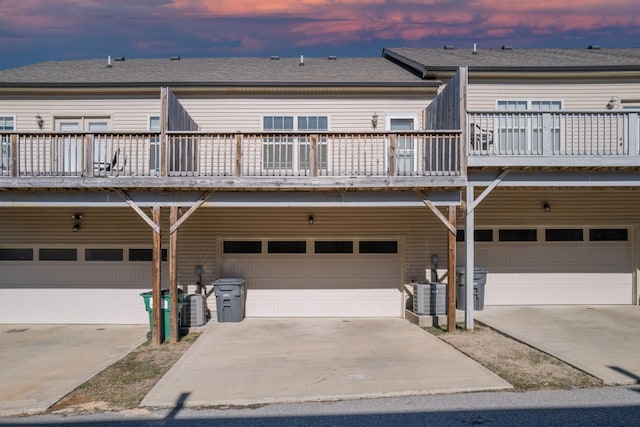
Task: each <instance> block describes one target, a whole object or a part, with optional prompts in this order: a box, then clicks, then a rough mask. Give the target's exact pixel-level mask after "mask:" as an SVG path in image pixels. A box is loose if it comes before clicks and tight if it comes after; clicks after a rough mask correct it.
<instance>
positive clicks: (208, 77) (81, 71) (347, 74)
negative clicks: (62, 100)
mask: <svg viewBox="0 0 640 427" xmlns="http://www.w3.org/2000/svg"><path fill="white" fill-rule="evenodd" d="M299 63H300V58H278V59H272V58H190V59H189V58H182V59H179V60H172V59H169V58H167V59H125V60H122V59H121V58H120V60H118V59H115V58H114V59H112V60H111V67H108V66H107V58H104V59H92V60H80V61H52V62H42V63H38V64H33V65H28V66H24V67H19V68H13V69H8V70H4V71H0V86H5V87H6V86H22V85H24V86H64V87H68V86H87V85H88V86H100V85H103V86H118V85H126V86H129V85H136V86H154V85H155V86H157V85H181V86H187V85H212V86H221V85H232V86H270V85H275V86H310V85H320V86H347V85H351V86H390V85H407V86H411V85H418V86H430V85H433V84H434V83H433V82H424V81H422V80H421V79H420V78H418V77H416V76H415V75H413V74H411V73H409V72H407V71H406V70H404V69H402V68H401V67H398V66H397V65H395V64H393V63H391V62H390V61H388V60H386V59H384V58H337V59H333V58H332V59H329V58H304V66H300V65H299Z"/></svg>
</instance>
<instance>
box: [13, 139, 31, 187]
mask: <svg viewBox="0 0 640 427" xmlns="http://www.w3.org/2000/svg"><path fill="white" fill-rule="evenodd" d="M10 153H11V170H10V172H11V176H12V177H15V178H17V177H18V176H20V173H19V168H18V135H16V134H13V135H11V152H10ZM32 167H33V166H32Z"/></svg>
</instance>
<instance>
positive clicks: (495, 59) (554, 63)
mask: <svg viewBox="0 0 640 427" xmlns="http://www.w3.org/2000/svg"><path fill="white" fill-rule="evenodd" d="M385 55H386V56H391V57H396V59H399V60H400V61H401V62H405V61H404V60H408V62H413V63H414V65H422V66H423V67H425V68H426V69H427V70H429V69H431V70H444V69H455V68H457V67H459V66H468V67H469V70H501V69H505V70H506V69H519V68H521V69H529V70H536V69H548V70H554V69H556V70H559V69H594V70H597V69H599V70H607V69H611V70H614V69H628V70H640V48H583V49H577V48H573V49H559V48H558V49H511V48H506V49H504V48H499V49H477V52H476V53H475V54H474V53H473V49H471V48H469V49H458V48H455V49H443V48H441V49H429V48H424V49H422V48H389V49H384V51H383V56H385ZM403 59H404V60H403Z"/></svg>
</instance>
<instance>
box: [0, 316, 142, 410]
mask: <svg viewBox="0 0 640 427" xmlns="http://www.w3.org/2000/svg"><path fill="white" fill-rule="evenodd" d="M148 329H149V328H148V327H147V326H141V325H7V324H2V325H0V361H1V362H2V363H0V416H7V415H16V414H33V413H37V412H42V411H44V410H46V409H47V408H48V407H49V406H51V405H53V404H54V403H55V402H57V401H58V400H60V398H62V397H63V396H65V395H66V394H68V393H69V392H70V391H72V390H73V389H75V388H76V387H77V386H79V385H80V384H82V383H84V382H85V381H87V380H88V379H90V378H92V377H93V376H94V375H95V374H97V373H98V372H100V371H101V370H103V369H104V368H106V367H107V366H109V365H111V364H112V363H113V362H115V361H117V360H118V359H120V358H122V357H123V356H125V355H126V354H127V353H129V352H130V351H131V350H133V349H134V348H136V347H137V346H138V345H140V344H141V343H142V342H144V340H145V339H146V332H147V330H148Z"/></svg>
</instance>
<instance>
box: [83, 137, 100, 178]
mask: <svg viewBox="0 0 640 427" xmlns="http://www.w3.org/2000/svg"><path fill="white" fill-rule="evenodd" d="M94 140H95V138H94V135H93V134H88V135H86V136H85V138H84V152H83V155H84V162H82V164H83V167H84V176H86V177H89V178H91V177H93V168H94V167H95V165H94V151H93V150H94V146H93V145H94V144H93V141H94ZM104 161H105V159H98V162H104Z"/></svg>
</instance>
